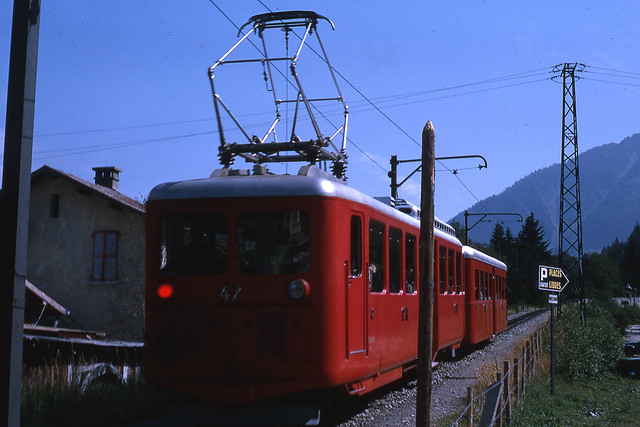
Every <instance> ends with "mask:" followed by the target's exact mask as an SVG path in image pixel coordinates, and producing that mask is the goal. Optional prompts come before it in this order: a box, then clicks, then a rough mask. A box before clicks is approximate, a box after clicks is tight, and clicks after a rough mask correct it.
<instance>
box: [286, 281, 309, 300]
mask: <svg viewBox="0 0 640 427" xmlns="http://www.w3.org/2000/svg"><path fill="white" fill-rule="evenodd" d="M287 290H288V291H289V296H290V297H291V298H293V299H300V298H302V297H303V296H305V295H309V291H311V288H310V287H309V283H307V281H306V280H303V279H295V280H292V281H291V283H289V287H288V288H287Z"/></svg>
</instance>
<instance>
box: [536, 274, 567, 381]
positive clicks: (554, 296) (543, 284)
mask: <svg viewBox="0 0 640 427" xmlns="http://www.w3.org/2000/svg"><path fill="white" fill-rule="evenodd" d="M568 283H569V279H568V278H567V276H565V274H564V271H562V269H561V268H558V267H548V266H546V265H539V266H538V289H539V290H541V291H547V292H551V293H550V294H549V305H550V309H551V394H554V393H555V392H556V384H555V380H556V352H555V330H554V329H555V321H554V312H555V307H554V306H555V305H557V304H558V295H559V294H560V292H562V291H563V290H564V288H565V287H566V286H567V284H568Z"/></svg>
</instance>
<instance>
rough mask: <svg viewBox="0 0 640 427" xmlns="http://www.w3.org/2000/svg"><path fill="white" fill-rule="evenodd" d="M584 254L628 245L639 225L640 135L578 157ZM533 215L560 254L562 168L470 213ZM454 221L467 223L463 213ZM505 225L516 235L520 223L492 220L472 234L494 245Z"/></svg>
mask: <svg viewBox="0 0 640 427" xmlns="http://www.w3.org/2000/svg"><path fill="white" fill-rule="evenodd" d="M578 163H579V168H580V170H579V174H580V193H581V195H580V196H581V197H580V201H581V213H582V237H583V249H584V251H585V252H588V251H600V250H602V248H603V247H605V246H607V245H610V244H611V243H613V242H614V240H615V239H616V238H617V239H618V240H621V241H624V240H626V238H627V237H628V236H629V234H630V233H631V230H632V229H633V227H634V225H635V224H636V223H637V222H638V221H639V220H640V133H636V134H634V135H631V136H628V137H626V138H624V139H623V140H622V141H620V142H619V143H613V142H612V143H608V144H603V145H600V146H597V147H594V148H591V149H589V150H587V151H585V152H583V153H580V154H579V156H578ZM486 211H489V212H517V213H520V214H521V215H522V216H523V218H524V217H526V216H528V215H529V213H530V212H533V214H534V216H535V218H536V219H537V220H538V221H539V222H540V225H541V226H542V227H543V229H544V231H545V239H546V240H547V241H549V247H550V249H552V251H553V252H554V253H556V252H557V250H558V227H559V216H560V163H555V164H553V165H550V166H547V167H544V168H541V169H538V170H536V171H534V172H531V173H529V174H528V175H526V176H525V177H523V178H521V179H519V180H517V181H515V182H514V183H513V184H512V185H511V186H509V187H507V188H506V189H505V190H504V191H502V192H501V193H499V194H497V195H493V196H490V197H487V198H486V199H484V200H482V201H480V202H479V203H476V204H474V205H473V206H471V207H470V208H469V209H468V212H470V213H482V212H486ZM452 219H455V220H457V221H459V222H460V223H461V224H464V212H460V213H458V214H457V215H456V216H454V217H453V218H452ZM497 220H499V221H504V227H505V228H507V227H508V228H510V229H511V232H512V234H513V235H514V236H516V235H517V234H518V232H519V231H520V228H521V224H519V223H515V222H513V221H512V220H511V218H510V217H498V218H492V219H491V221H492V222H481V223H479V224H478V225H476V226H475V227H474V228H473V229H472V230H470V231H469V237H470V238H471V239H473V240H475V241H478V242H489V239H490V238H491V233H492V231H493V228H494V224H495V221H497Z"/></svg>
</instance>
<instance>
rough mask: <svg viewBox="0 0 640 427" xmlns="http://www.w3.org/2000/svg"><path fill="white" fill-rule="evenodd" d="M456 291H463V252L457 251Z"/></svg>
mask: <svg viewBox="0 0 640 427" xmlns="http://www.w3.org/2000/svg"><path fill="white" fill-rule="evenodd" d="M456 292H457V293H459V294H460V293H462V253H461V252H458V251H456Z"/></svg>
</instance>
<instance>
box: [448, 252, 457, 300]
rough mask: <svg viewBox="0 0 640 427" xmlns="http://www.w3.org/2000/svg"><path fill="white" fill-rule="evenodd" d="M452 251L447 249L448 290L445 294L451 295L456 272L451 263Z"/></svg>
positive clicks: (453, 289) (453, 290)
mask: <svg viewBox="0 0 640 427" xmlns="http://www.w3.org/2000/svg"><path fill="white" fill-rule="evenodd" d="M453 254H454V250H453V249H449V257H448V258H447V262H448V263H449V289H448V291H447V292H449V293H450V294H453V293H454V292H455V276H454V273H455V271H456V266H455V264H454V262H453V260H454V258H453Z"/></svg>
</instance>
